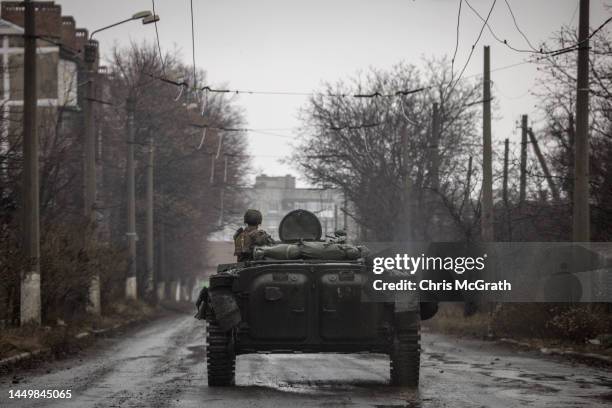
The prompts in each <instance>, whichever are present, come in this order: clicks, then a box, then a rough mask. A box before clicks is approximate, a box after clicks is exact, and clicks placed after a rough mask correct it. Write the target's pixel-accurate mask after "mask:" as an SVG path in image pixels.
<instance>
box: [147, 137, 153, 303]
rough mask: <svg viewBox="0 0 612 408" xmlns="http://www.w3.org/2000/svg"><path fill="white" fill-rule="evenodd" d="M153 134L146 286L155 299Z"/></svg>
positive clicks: (150, 142)
mask: <svg viewBox="0 0 612 408" xmlns="http://www.w3.org/2000/svg"><path fill="white" fill-rule="evenodd" d="M153 147H154V146H153V136H151V135H149V151H148V163H147V238H146V253H147V284H146V287H145V290H146V293H147V298H148V299H149V300H153V297H154V291H155V284H154V281H155V241H154V235H153V234H154V229H153V216H154V213H153V212H154V209H153V204H154V203H153V197H154V192H155V184H154V178H153V170H154V167H153V165H154V157H153V154H154V151H153Z"/></svg>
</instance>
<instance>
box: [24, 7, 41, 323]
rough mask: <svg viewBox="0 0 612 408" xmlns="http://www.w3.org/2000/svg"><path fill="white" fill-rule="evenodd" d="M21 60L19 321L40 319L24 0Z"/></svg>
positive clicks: (30, 15) (32, 36)
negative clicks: (23, 261)
mask: <svg viewBox="0 0 612 408" xmlns="http://www.w3.org/2000/svg"><path fill="white" fill-rule="evenodd" d="M24 5H25V10H24V23H25V24H24V26H25V27H24V28H25V33H24V37H25V39H24V60H23V65H24V67H23V206H24V209H23V217H24V220H23V225H24V237H23V239H24V242H23V247H24V251H25V256H26V260H27V264H26V265H25V268H24V269H25V270H24V271H23V272H22V276H21V298H20V315H19V316H20V323H21V325H24V324H28V323H33V324H37V325H40V323H41V299H40V220H39V218H40V213H39V211H40V210H39V188H38V187H39V180H38V135H37V129H36V126H37V120H36V116H37V115H36V114H37V112H36V110H37V105H38V95H37V81H36V23H35V6H34V3H33V2H32V1H31V0H26V1H25V4H24Z"/></svg>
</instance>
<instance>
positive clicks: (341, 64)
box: [56, 0, 610, 175]
mask: <svg viewBox="0 0 612 408" xmlns="http://www.w3.org/2000/svg"><path fill="white" fill-rule="evenodd" d="M469 1H470V4H472V5H473V6H474V7H475V8H476V9H477V10H479V12H480V13H481V14H482V15H486V14H487V12H488V10H489V7H490V5H491V1H492V0H469ZM56 2H57V3H59V4H61V5H62V7H63V13H64V14H70V15H73V16H74V17H75V18H76V20H77V24H78V25H79V26H82V27H86V28H88V29H90V30H91V29H95V28H97V27H100V26H103V25H106V24H109V23H113V22H115V21H117V20H120V19H122V18H125V17H126V16H129V15H131V14H132V13H134V12H136V11H139V10H144V9H151V0H129V1H126V0H104V1H96V2H94V1H89V0H87V1H84V0H59V1H56ZM155 3H156V9H157V13H158V14H159V15H160V16H161V21H160V23H159V33H160V39H161V46H162V49H163V50H164V51H165V50H169V49H173V48H175V47H177V48H178V49H180V50H181V51H182V57H183V58H184V60H185V61H186V62H190V61H191V25H190V20H189V0H156V1H155ZM509 3H510V5H511V6H512V8H513V11H514V13H515V15H516V17H517V20H518V23H519V26H520V27H521V29H522V30H523V31H524V32H525V34H526V35H527V37H528V38H529V39H530V41H531V42H532V43H533V44H534V45H537V44H539V43H540V42H541V41H544V40H547V39H548V38H549V37H550V35H551V33H553V32H554V31H556V30H558V29H559V28H560V27H561V25H563V24H569V23H570V22H571V23H572V24H573V25H576V24H577V21H578V15H577V13H576V8H577V4H578V0H546V1H544V0H540V1H535V0H531V1H530V0H509ZM609 3H610V2H609V1H602V0H591V26H593V27H594V26H598V25H599V24H601V23H602V22H603V21H604V20H605V19H606V18H607V17H608V16H609V15H610V11H609V10H608V9H607V8H606V7H605V5H606V4H609ZM458 4H459V0H376V1H373V0H369V1H368V0H300V1H297V0H217V1H214V0H194V12H195V15H196V21H195V31H196V63H197V65H198V66H199V67H201V68H203V69H205V70H207V72H208V75H209V80H210V82H211V83H212V84H215V85H219V84H224V85H226V86H228V87H231V88H233V89H246V90H265V91H298V92H309V91H312V90H315V89H316V88H317V86H318V85H319V84H320V83H321V82H322V81H335V80H337V79H340V78H342V77H345V76H349V75H353V74H355V73H356V72H357V71H358V70H360V69H362V70H363V69H367V68H368V67H370V66H372V67H376V68H388V67H391V66H392V65H393V64H395V63H397V62H399V61H401V60H404V61H407V62H410V63H415V64H419V63H420V62H421V57H422V56H428V57H429V56H436V57H438V56H443V55H450V54H452V52H453V49H454V45H455V29H456V19H457V8H458ZM490 24H491V26H492V27H493V29H494V30H495V31H496V32H497V34H498V35H499V36H500V37H502V38H505V39H507V40H508V42H509V43H510V44H513V45H514V46H516V47H520V48H526V47H527V44H526V43H525V41H524V40H523V39H522V37H521V36H520V34H519V33H518V32H517V31H516V29H515V28H514V24H513V22H512V18H511V16H510V14H509V12H508V9H507V6H506V4H505V2H504V0H498V1H497V3H496V6H495V9H494V11H493V14H492V16H491V20H490ZM481 26H482V23H481V21H480V20H479V19H478V17H476V16H475V15H474V14H473V13H472V12H471V11H470V10H469V9H468V8H467V7H466V6H465V4H464V7H463V10H462V19H461V27H460V37H459V51H458V54H457V65H458V66H459V67H461V66H462V65H463V64H464V62H465V60H466V58H467V55H468V54H469V51H470V48H471V46H472V44H473V42H474V40H475V38H476V36H477V34H478V31H479V30H480V27H481ZM154 38H155V31H154V28H153V26H145V27H143V26H141V25H140V24H139V23H130V24H128V25H125V26H123V27H118V28H115V29H112V30H108V31H105V32H103V33H100V34H99V35H97V39H98V40H99V41H100V43H101V47H102V52H103V55H104V54H105V55H108V51H109V50H110V49H111V48H112V46H113V45H114V44H118V45H124V44H128V43H129V41H131V40H133V41H138V42H140V41H142V40H145V39H146V40H149V41H153V40H154ZM483 45H490V46H491V65H492V68H496V67H501V66H506V65H509V64H513V63H517V62H521V61H523V60H524V59H525V58H526V57H527V54H519V53H516V52H514V51H512V50H509V49H508V48H506V47H505V46H504V45H502V44H500V43H498V42H496V41H495V40H494V39H493V37H492V36H491V35H490V33H489V32H488V31H485V33H484V34H483V37H482V39H481V41H480V43H479V45H478V46H477V48H476V50H475V52H474V56H473V57H472V60H471V62H470V64H469V66H468V67H467V70H466V72H465V76H469V75H474V74H479V73H480V72H481V70H482V46H483ZM536 79H537V77H536V68H535V65H529V64H526V65H521V66H519V67H515V68H512V69H507V70H502V71H497V72H493V74H492V80H493V81H494V82H495V87H494V89H493V96H494V97H495V98H496V99H497V101H498V107H499V109H498V110H497V112H496V116H497V117H496V118H495V121H494V123H493V134H494V138H495V139H496V140H497V141H498V142H499V141H501V140H502V139H503V138H505V137H511V140H513V141H516V140H517V137H519V135H518V133H516V132H515V129H514V128H515V121H516V120H517V119H518V118H519V116H520V115H521V114H522V113H528V114H535V109H534V104H535V103H536V101H535V99H534V98H532V97H531V96H530V95H529V94H528V91H529V90H530V89H531V88H532V87H533V86H534V84H535V83H536ZM304 102H305V97H302V96H264V95H253V96H249V95H244V96H241V97H240V98H239V99H238V103H239V104H240V105H241V106H243V107H244V109H245V112H246V115H247V119H248V126H249V127H251V128H258V129H261V128H264V129H270V128H283V129H284V128H292V127H296V126H298V125H299V122H298V121H297V119H296V115H297V110H298V109H299V107H300V106H301V105H302V104H303V103H304ZM533 119H536V118H535V117H534V118H533ZM274 133H276V134H281V135H285V136H291V131H289V130H283V131H276V132H274ZM249 141H250V146H251V151H252V153H253V154H254V155H255V159H254V167H255V169H256V170H259V171H263V172H265V173H267V174H269V175H282V174H285V173H289V172H291V173H296V171H295V169H293V168H291V166H290V165H285V164H281V163H279V162H278V157H277V156H279V157H280V156H285V155H287V154H289V153H290V152H291V147H290V145H291V143H292V140H291V138H287V137H285V138H282V137H275V136H272V135H262V134H251V135H249ZM500 146H501V145H500V144H499V143H496V144H495V145H494V147H497V148H498V149H499V148H500ZM269 156H275V157H269Z"/></svg>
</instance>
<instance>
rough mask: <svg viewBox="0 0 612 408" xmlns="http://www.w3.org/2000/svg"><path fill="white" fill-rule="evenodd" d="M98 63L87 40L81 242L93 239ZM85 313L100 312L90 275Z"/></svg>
mask: <svg viewBox="0 0 612 408" xmlns="http://www.w3.org/2000/svg"><path fill="white" fill-rule="evenodd" d="M97 60H98V42H97V41H94V40H89V41H88V42H87V44H86V45H85V63H86V67H87V84H86V88H85V101H84V108H85V109H84V110H85V138H84V139H85V140H84V143H83V146H84V155H83V159H84V163H83V174H84V176H83V179H84V180H83V181H84V184H85V186H84V187H85V191H84V192H85V194H84V197H85V199H84V205H83V207H84V211H85V218H86V220H87V224H88V225H87V227H88V228H87V229H86V230H85V234H86V237H85V240H84V241H83V242H88V241H89V240H93V241H95V240H96V239H97V225H96V224H97V219H96V218H97V217H96V194H97V192H96V183H97V181H96V133H95V126H94V102H93V99H94V97H95V80H96V72H95V71H96V62H97ZM87 310H88V311H89V312H90V313H92V314H94V315H99V314H100V312H101V305H100V277H99V276H98V274H97V273H95V274H94V275H93V276H92V279H91V283H90V284H89V305H88V308H87Z"/></svg>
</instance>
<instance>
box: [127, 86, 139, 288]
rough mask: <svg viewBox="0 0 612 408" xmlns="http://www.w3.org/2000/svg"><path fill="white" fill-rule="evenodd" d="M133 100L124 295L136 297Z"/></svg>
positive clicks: (129, 110) (129, 102)
mask: <svg viewBox="0 0 612 408" xmlns="http://www.w3.org/2000/svg"><path fill="white" fill-rule="evenodd" d="M134 105H135V100H134V98H132V97H128V99H127V103H126V107H127V127H128V129H127V137H128V142H127V238H128V273H127V279H126V282H125V297H126V298H127V299H136V298H137V297H138V286H137V283H138V281H137V278H136V240H137V239H138V237H137V235H136V186H135V180H134V132H135V129H134V126H135V123H134V109H135V106H134Z"/></svg>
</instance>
